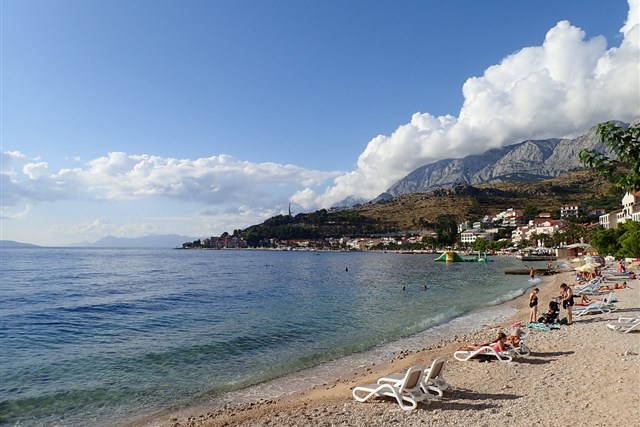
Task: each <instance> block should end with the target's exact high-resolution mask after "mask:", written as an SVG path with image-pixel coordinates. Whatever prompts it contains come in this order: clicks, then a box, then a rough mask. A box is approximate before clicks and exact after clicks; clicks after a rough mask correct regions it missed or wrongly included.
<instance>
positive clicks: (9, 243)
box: [0, 240, 42, 248]
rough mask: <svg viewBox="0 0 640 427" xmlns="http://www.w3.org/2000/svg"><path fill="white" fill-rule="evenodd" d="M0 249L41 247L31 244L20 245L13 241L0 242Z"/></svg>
mask: <svg viewBox="0 0 640 427" xmlns="http://www.w3.org/2000/svg"><path fill="white" fill-rule="evenodd" d="M0 247H2V248H41V247H42V246H38V245H32V244H31V243H21V242H16V241H14V240H0Z"/></svg>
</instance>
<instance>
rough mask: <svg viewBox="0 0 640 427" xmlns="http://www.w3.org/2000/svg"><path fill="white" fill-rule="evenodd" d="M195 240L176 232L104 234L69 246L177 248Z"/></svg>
mask: <svg viewBox="0 0 640 427" xmlns="http://www.w3.org/2000/svg"><path fill="white" fill-rule="evenodd" d="M194 240H197V239H196V238H194V237H188V236H180V235H177V234H161V235H152V236H144V237H115V236H106V237H103V238H102V239H100V240H98V241H97V242H94V243H89V242H82V243H76V244H73V245H70V246H74V247H85V248H177V247H181V246H182V243H184V242H191V241H194Z"/></svg>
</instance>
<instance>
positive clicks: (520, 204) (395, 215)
mask: <svg viewBox="0 0 640 427" xmlns="http://www.w3.org/2000/svg"><path fill="white" fill-rule="evenodd" d="M621 197H622V194H620V192H619V191H614V190H613V189H612V185H611V184H610V183H609V182H607V181H606V180H605V179H604V178H602V177H600V176H598V175H597V174H595V173H594V172H593V171H591V170H581V171H576V172H570V173H568V174H565V175H563V176H561V177H558V178H554V179H550V180H544V181H539V182H529V183H526V182H502V183H491V184H483V185H478V186H471V185H460V186H457V187H454V188H451V189H440V190H434V191H430V192H427V193H413V194H407V195H403V196H399V197H396V198H394V199H393V200H391V201H381V202H377V203H369V204H364V205H359V206H356V207H353V208H350V209H341V210H330V211H327V210H325V209H322V210H319V211H316V212H312V213H305V214H298V215H295V216H288V215H278V216H275V217H273V218H270V219H268V220H266V221H265V222H264V223H262V224H259V225H254V226H251V227H249V228H247V229H245V230H236V231H235V232H234V234H237V235H239V236H240V237H242V238H244V239H245V240H247V242H248V243H249V245H254V244H257V243H258V242H260V241H263V240H264V239H269V238H278V239H321V238H329V237H342V236H364V235H375V234H384V233H398V234H404V233H408V232H416V231H419V230H425V229H432V228H433V226H434V223H435V222H436V221H437V219H438V218H439V217H441V216H450V217H453V218H454V219H455V221H456V222H463V221H465V220H477V219H480V218H482V217H484V216H485V215H490V216H491V215H495V214H497V213H499V212H501V211H504V210H506V209H509V208H514V209H525V208H527V207H528V208H530V209H534V210H537V211H548V212H551V213H552V214H558V212H559V209H560V207H561V206H562V205H564V204H570V203H578V204H580V205H581V206H583V207H584V208H586V209H593V208H604V209H606V210H607V211H610V210H614V209H619V207H620V200H621Z"/></svg>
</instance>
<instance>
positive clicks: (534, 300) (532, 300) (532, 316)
mask: <svg viewBox="0 0 640 427" xmlns="http://www.w3.org/2000/svg"><path fill="white" fill-rule="evenodd" d="M538 292H540V289H538V288H535V289H534V290H533V291H531V293H530V294H529V309H530V310H531V311H530V313H529V323H536V322H537V320H536V319H537V318H538Z"/></svg>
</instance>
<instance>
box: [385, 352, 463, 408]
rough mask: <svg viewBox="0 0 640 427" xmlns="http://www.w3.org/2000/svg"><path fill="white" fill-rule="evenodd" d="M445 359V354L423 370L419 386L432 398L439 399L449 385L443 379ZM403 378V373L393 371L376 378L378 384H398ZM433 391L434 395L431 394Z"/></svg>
mask: <svg viewBox="0 0 640 427" xmlns="http://www.w3.org/2000/svg"><path fill="white" fill-rule="evenodd" d="M446 361H447V358H446V357H445V356H442V357H438V358H437V359H435V360H434V361H433V362H432V363H431V366H430V367H428V368H427V369H425V370H424V373H423V377H422V384H421V388H422V391H423V392H424V393H427V394H428V395H429V397H430V398H432V399H439V398H441V397H442V396H443V394H444V393H443V392H444V391H445V390H447V389H448V388H449V387H451V386H450V385H449V383H447V381H446V380H445V379H444V375H443V374H444V365H445V362H446ZM403 378H404V374H402V373H395V374H390V375H387V376H386V377H382V378H380V379H379V380H378V384H384V383H391V384H396V385H397V384H399V383H400V382H401V381H402V379H403ZM433 393H435V396H434V395H433Z"/></svg>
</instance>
